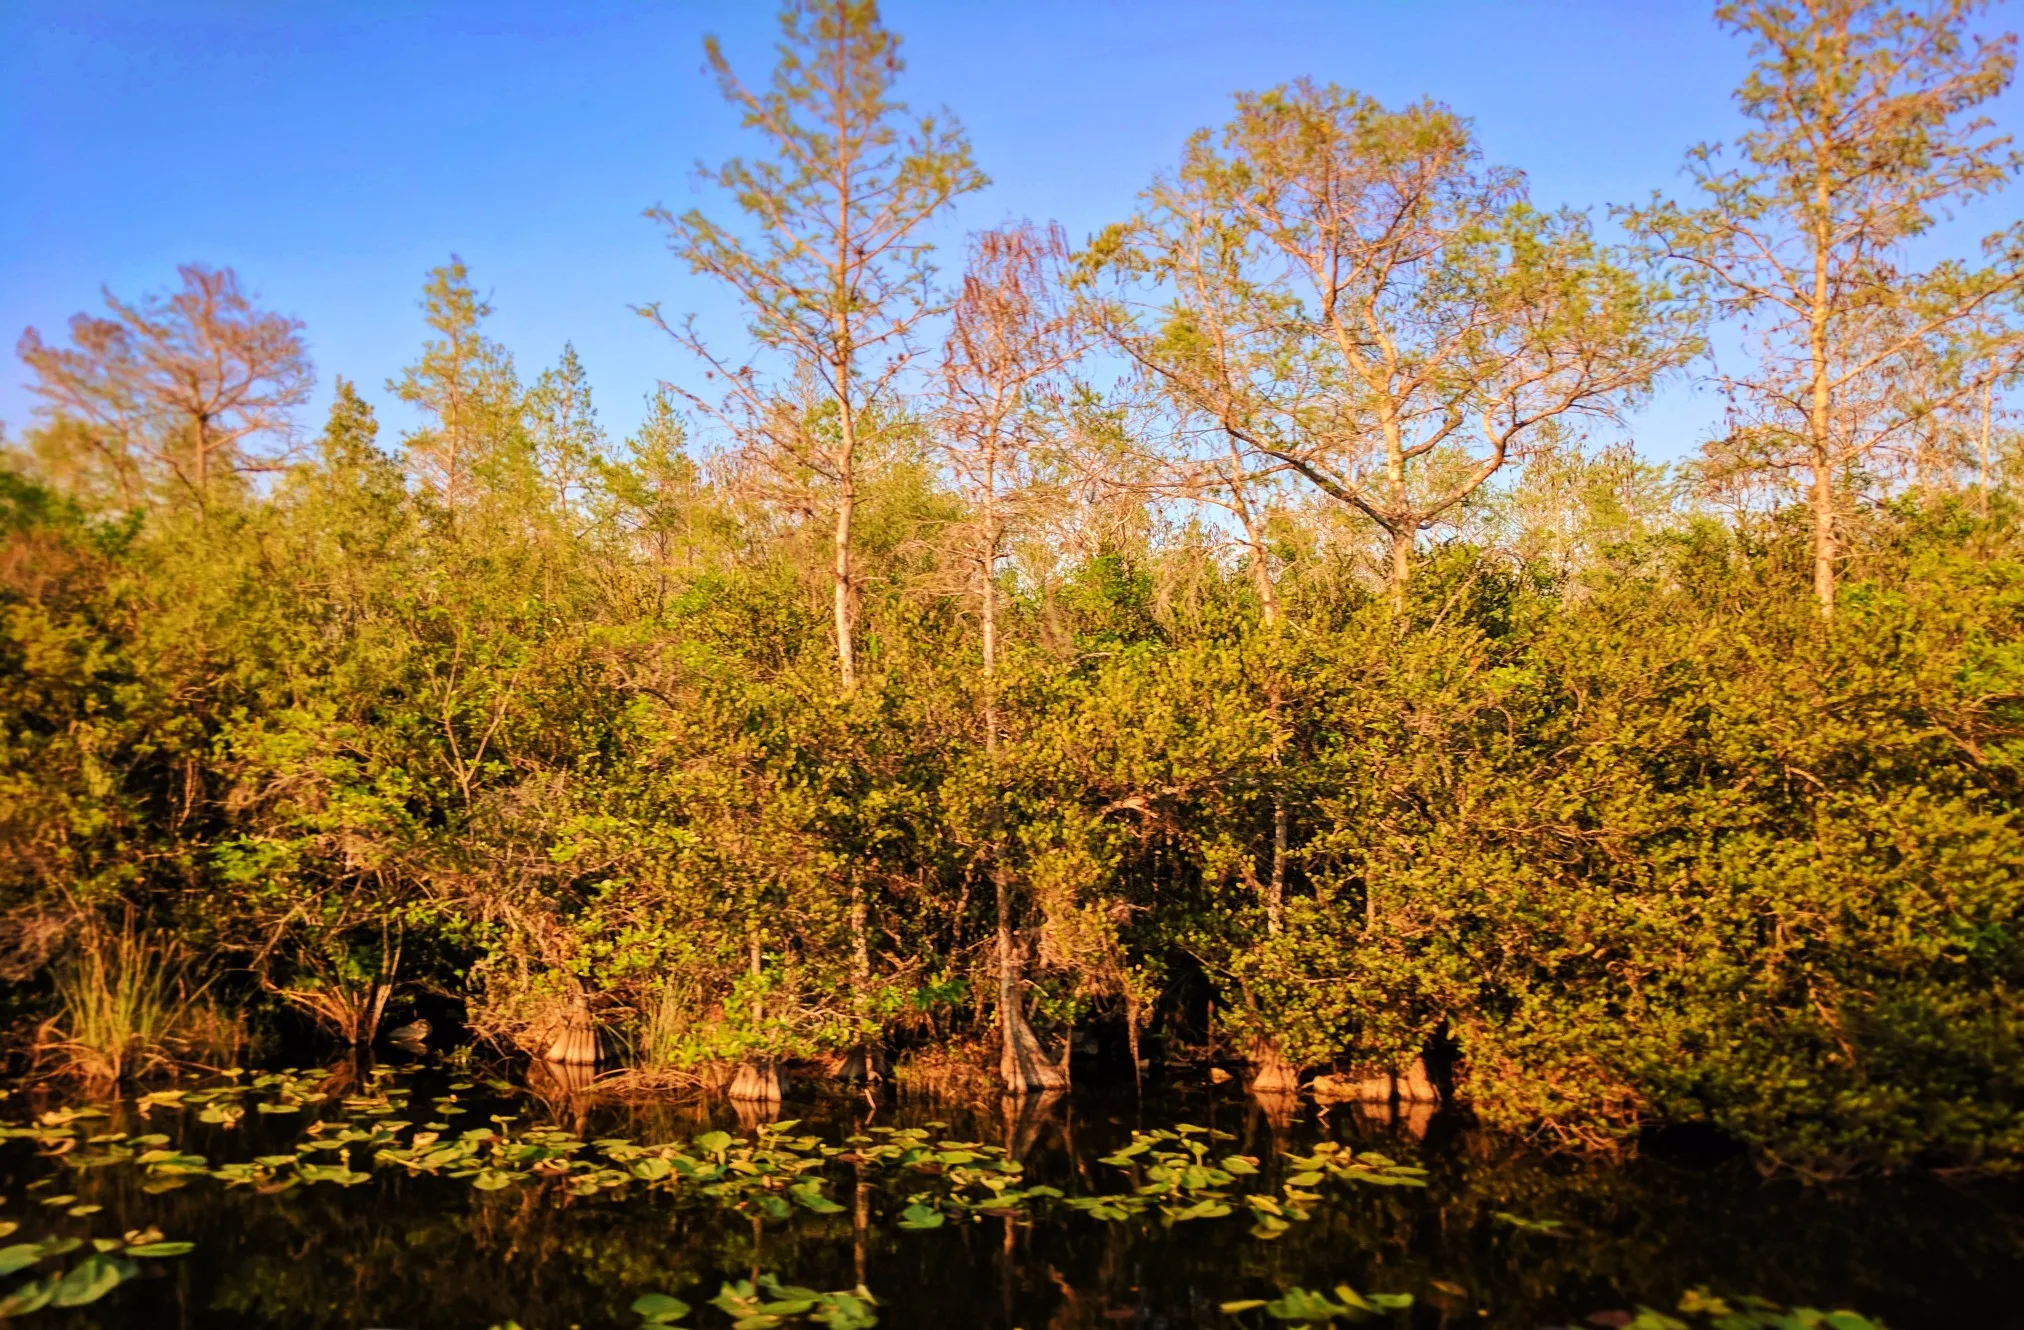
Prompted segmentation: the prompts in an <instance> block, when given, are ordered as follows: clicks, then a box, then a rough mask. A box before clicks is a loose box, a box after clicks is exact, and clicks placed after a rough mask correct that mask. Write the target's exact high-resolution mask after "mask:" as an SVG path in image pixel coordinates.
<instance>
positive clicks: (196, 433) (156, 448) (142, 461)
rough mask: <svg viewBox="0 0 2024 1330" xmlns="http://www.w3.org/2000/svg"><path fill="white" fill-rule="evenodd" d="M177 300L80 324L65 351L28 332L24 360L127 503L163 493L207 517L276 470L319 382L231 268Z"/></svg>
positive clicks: (285, 324)
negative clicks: (257, 477) (259, 475)
mask: <svg viewBox="0 0 2024 1330" xmlns="http://www.w3.org/2000/svg"><path fill="white" fill-rule="evenodd" d="M176 271H177V273H178V274H179V275H180V276H181V277H182V281H183V285H182V289H181V290H179V291H175V292H173V293H171V294H168V295H154V296H148V297H146V298H144V299H142V300H140V301H138V302H134V303H131V304H129V303H127V302H125V301H122V300H120V299H118V298H117V297H115V296H114V295H113V294H112V293H111V292H110V291H107V292H106V293H105V304H106V309H107V310H108V311H109V312H110V314H111V317H109V318H103V317H100V318H94V317H92V316H91V315H87V314H79V315H76V316H75V317H73V318H72V319H71V321H70V339H71V345H70V346H69V347H57V346H52V345H50V344H48V343H46V342H44V341H43V339H42V336H41V334H40V333H38V332H36V330H35V329H33V328H30V329H28V330H27V331H26V332H24V333H23V334H22V335H21V341H20V345H19V347H18V350H19V352H20V355H21V359H22V360H23V361H24V362H25V363H26V364H27V365H28V368H29V369H30V370H31V371H32V372H33V374H34V376H35V377H34V380H33V382H31V383H30V385H29V388H30V391H32V392H34V393H35V394H36V395H37V396H39V397H40V398H41V399H42V402H43V410H44V411H45V412H46V413H48V414H50V415H51V416H54V417H59V418H64V419H68V420H71V421H74V422H77V423H78V424H80V425H82V426H83V434H82V439H81V441H82V442H83V443H84V445H85V446H87V447H89V448H91V449H92V450H93V451H94V452H96V453H97V455H98V457H99V459H100V461H101V464H102V466H103V468H104V469H105V470H106V471H107V472H108V473H110V475H111V476H112V478H113V482H114V485H115V487H116V488H117V489H118V491H119V493H120V496H121V500H122V502H123V503H124V504H125V505H126V506H128V507H131V506H133V505H135V504H137V503H139V502H141V501H142V500H143V498H144V496H145V493H146V492H147V491H150V490H155V491H159V490H160V489H162V488H164V487H166V488H168V489H169V490H170V491H172V492H173V493H176V494H180V495H182V496H184V497H185V498H187V499H189V500H190V501H192V502H194V503H195V504H196V505H197V506H198V507H199V509H200V510H201V509H202V508H203V507H204V506H206V505H207V504H209V503H210V502H211V500H212V499H213V498H214V497H215V496H216V495H217V493H218V492H219V491H220V490H221V489H222V488H223V487H225V486H227V485H231V484H236V483H238V482H240V481H242V480H243V478H244V477H246V476H247V475H249V474H251V473H254V472H259V471H271V470H273V469H275V468H276V467H277V466H278V465H279V464H280V453H281V450H282V448H281V446H283V445H285V443H286V440H287V435H288V430H289V428H290V425H291V417H292V412H293V411H294V409H295V408H296V407H298V406H300V405H302V403H303V402H304V401H306V400H307V399H308V396H309V389H310V386H311V384H312V383H313V382H314V376H313V374H312V372H311V370H310V366H309V359H308V356H307V354H306V353H305V351H304V349H303V345H302V324H301V322H300V321H299V320H297V319H291V318H288V317H286V316H285V315H281V314H275V313H271V312H269V311H266V310H261V309H257V308H255V307H254V305H253V302H252V301H251V300H250V299H249V298H248V297H247V296H246V294H245V292H244V291H242V290H241V289H240V285H239V278H238V275H237V274H236V273H234V272H233V271H232V270H231V269H230V268H209V267H205V266H204V265H202V264H196V263H187V264H184V265H182V266H181V267H179V268H178V269H177V270H176Z"/></svg>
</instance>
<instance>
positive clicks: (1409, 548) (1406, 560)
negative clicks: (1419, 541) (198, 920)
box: [1390, 519, 1413, 614]
mask: <svg viewBox="0 0 2024 1330" xmlns="http://www.w3.org/2000/svg"><path fill="white" fill-rule="evenodd" d="M1390 534H1391V603H1392V610H1393V612H1394V613H1398V614H1404V613H1405V612H1406V585H1407V584H1408V583H1409V582H1410V581H1411V580H1412V576H1413V524H1412V522H1411V520H1410V519H1401V520H1400V522H1399V524H1398V525H1397V526H1395V527H1393V528H1392V529H1391V533H1390Z"/></svg>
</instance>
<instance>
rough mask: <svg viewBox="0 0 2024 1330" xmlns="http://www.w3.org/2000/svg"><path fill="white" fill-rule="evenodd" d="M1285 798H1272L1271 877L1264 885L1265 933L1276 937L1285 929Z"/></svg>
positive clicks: (1277, 796) (1274, 796) (1276, 795)
mask: <svg viewBox="0 0 2024 1330" xmlns="http://www.w3.org/2000/svg"><path fill="white" fill-rule="evenodd" d="M1287 820H1288V819H1287V815H1286V796H1285V795H1283V794H1274V795H1273V796H1272V876H1271V879H1270V880H1269V881H1268V882H1267V883H1266V885H1265V932H1266V935H1267V936H1269V937H1278V936H1279V934H1280V933H1281V932H1282V931H1283V930H1284V929H1285V927H1286V841H1287Z"/></svg>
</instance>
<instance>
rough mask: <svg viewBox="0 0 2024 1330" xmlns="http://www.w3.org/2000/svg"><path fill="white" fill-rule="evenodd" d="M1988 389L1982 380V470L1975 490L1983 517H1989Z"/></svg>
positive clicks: (1987, 381) (1986, 383)
mask: <svg viewBox="0 0 2024 1330" xmlns="http://www.w3.org/2000/svg"><path fill="white" fill-rule="evenodd" d="M1990 389H1991V384H1990V381H1989V380H1988V379H1983V380H1982V470H1981V475H1980V479H1979V480H1978V482H1977V484H1976V488H1977V489H1979V490H1980V491H1981V494H1982V515H1983V516H1984V517H1987V516H1988V515H1989V417H1990V414H1991V412H1990V406H1991V403H1990V401H1989V394H1990Z"/></svg>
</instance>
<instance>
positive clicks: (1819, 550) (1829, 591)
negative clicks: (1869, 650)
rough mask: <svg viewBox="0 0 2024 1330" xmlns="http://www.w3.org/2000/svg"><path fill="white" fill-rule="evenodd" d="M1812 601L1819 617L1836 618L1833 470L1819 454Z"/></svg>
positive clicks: (1815, 463)
mask: <svg viewBox="0 0 2024 1330" xmlns="http://www.w3.org/2000/svg"><path fill="white" fill-rule="evenodd" d="M1810 499H1811V506H1812V508H1813V598H1814V600H1815V601H1817V602H1818V608H1819V610H1820V617H1821V618H1823V619H1826V618H1831V617H1832V616H1833V614H1834V560H1835V555H1836V553H1837V544H1838V542H1837V540H1836V538H1835V531H1834V468H1833V467H1832V465H1830V464H1829V463H1828V461H1827V460H1826V459H1825V458H1824V457H1822V456H1821V455H1820V454H1819V453H1818V452H1816V453H1815V455H1814V459H1813V492H1812V494H1811V495H1810Z"/></svg>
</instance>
